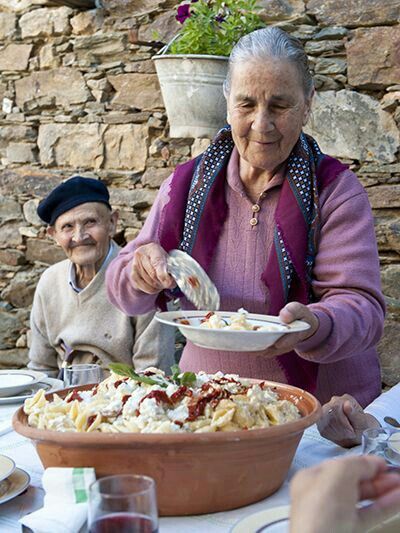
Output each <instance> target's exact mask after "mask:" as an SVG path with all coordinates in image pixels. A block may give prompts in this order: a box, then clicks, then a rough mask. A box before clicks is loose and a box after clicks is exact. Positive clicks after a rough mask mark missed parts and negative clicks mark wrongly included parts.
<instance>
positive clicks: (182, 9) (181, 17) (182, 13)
mask: <svg viewBox="0 0 400 533" xmlns="http://www.w3.org/2000/svg"><path fill="white" fill-rule="evenodd" d="M189 7H190V6H189V4H183V5H182V6H179V7H178V14H177V15H176V16H175V18H176V20H177V21H178V22H180V23H181V24H183V23H184V22H185V20H186V19H188V18H189V17H190V9H189Z"/></svg>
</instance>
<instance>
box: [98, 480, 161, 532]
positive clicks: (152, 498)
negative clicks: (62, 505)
mask: <svg viewBox="0 0 400 533" xmlns="http://www.w3.org/2000/svg"><path fill="white" fill-rule="evenodd" d="M88 525H89V533H115V532H116V531H118V533H158V513H157V496H156V484H155V481H154V479H152V478H151V477H147V476H136V475H131V474H121V475H116V476H107V477H103V478H101V479H98V480H97V481H95V482H94V483H93V484H92V485H91V486H90V489H89V517H88Z"/></svg>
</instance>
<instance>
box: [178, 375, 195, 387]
mask: <svg viewBox="0 0 400 533" xmlns="http://www.w3.org/2000/svg"><path fill="white" fill-rule="evenodd" d="M195 381H196V374H195V373H194V372H184V373H183V374H182V375H181V385H189V386H190V385H191V384H192V383H194V382H195Z"/></svg>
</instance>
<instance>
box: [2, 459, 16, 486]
mask: <svg viewBox="0 0 400 533" xmlns="http://www.w3.org/2000/svg"><path fill="white" fill-rule="evenodd" d="M14 470H15V463H14V461H13V460H12V459H11V457H7V456H6V455H0V481H3V479H6V477H8V476H10V475H11V474H12V473H13V472H14Z"/></svg>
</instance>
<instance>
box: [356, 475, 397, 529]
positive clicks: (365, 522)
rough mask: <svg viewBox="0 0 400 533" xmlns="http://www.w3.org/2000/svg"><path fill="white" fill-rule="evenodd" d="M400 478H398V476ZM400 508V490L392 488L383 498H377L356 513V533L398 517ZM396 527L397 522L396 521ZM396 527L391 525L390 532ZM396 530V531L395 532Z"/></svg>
mask: <svg viewBox="0 0 400 533" xmlns="http://www.w3.org/2000/svg"><path fill="white" fill-rule="evenodd" d="M398 477H400V476H398ZM399 508H400V488H399V487H397V488H393V490H391V491H389V492H387V493H385V494H384V495H383V496H381V497H379V498H377V499H376V500H375V501H374V502H373V503H372V504H371V505H368V506H367V507H363V508H361V509H360V510H359V511H358V522H359V524H358V528H357V530H356V531H357V532H358V533H364V531H367V530H369V529H371V528H373V527H374V526H377V525H381V524H382V523H383V522H384V521H385V520H388V519H389V518H390V517H391V516H397V517H398V516H399ZM396 524H397V527H398V526H399V521H396ZM395 527H396V525H394V524H391V527H389V528H388V529H390V531H395ZM397 530H398V529H396V531H397Z"/></svg>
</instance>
